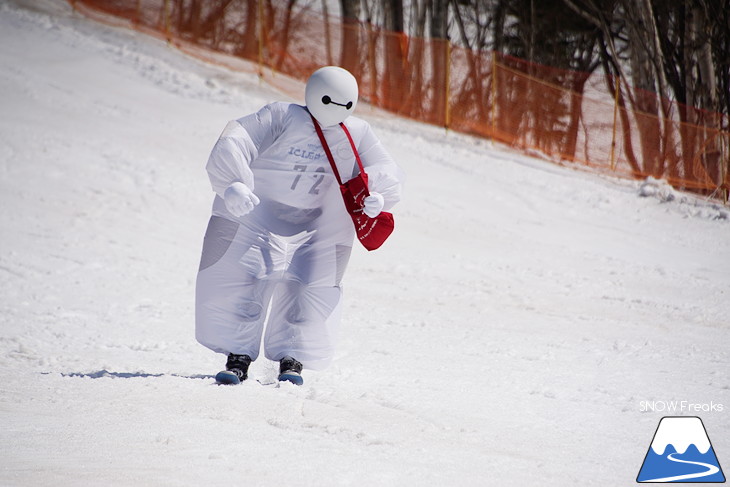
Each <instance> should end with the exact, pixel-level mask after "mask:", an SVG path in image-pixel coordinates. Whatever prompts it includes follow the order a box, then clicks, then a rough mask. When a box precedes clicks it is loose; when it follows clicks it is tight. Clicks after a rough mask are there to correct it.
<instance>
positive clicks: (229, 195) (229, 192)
mask: <svg viewBox="0 0 730 487" xmlns="http://www.w3.org/2000/svg"><path fill="white" fill-rule="evenodd" d="M223 201H224V202H225V204H226V208H228V211H230V212H231V214H232V215H233V216H235V217H236V218H238V217H242V216H243V215H245V214H247V213H249V212H250V211H251V210H253V207H254V206H256V205H258V204H259V203H260V202H261V200H260V199H259V197H258V196H256V195H255V194H253V191H251V190H250V189H248V186H246V185H245V184H243V183H242V182H239V181H236V182H235V183H233V184H231V185H230V186H228V188H226V192H225V193H223Z"/></svg>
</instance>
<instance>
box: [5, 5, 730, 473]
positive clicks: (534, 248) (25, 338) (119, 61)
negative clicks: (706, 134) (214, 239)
mask: <svg viewBox="0 0 730 487" xmlns="http://www.w3.org/2000/svg"><path fill="white" fill-rule="evenodd" d="M279 99H283V96H282V95H281V94H279V93H276V92H275V91H273V90H271V89H270V88H268V87H267V86H266V85H263V84H261V83H259V81H258V80H257V78H256V77H255V76H254V75H253V74H247V73H232V72H229V71H225V70H222V69H219V68H215V67H210V66H207V65H204V64H202V63H200V62H198V61H195V60H191V59H189V58H186V57H185V56H183V55H182V54H180V53H178V52H176V51H174V50H172V49H170V48H169V47H168V46H166V45H165V44H164V43H160V42H158V41H155V40H150V39H148V38H145V37H144V36H142V35H139V34H136V33H133V32H127V31H121V30H116V29H111V28H108V27H104V26H100V25H97V24H94V23H93V22H90V21H88V20H86V19H84V18H82V17H81V16H79V15H78V14H74V13H73V12H72V11H71V9H70V7H68V6H67V4H66V2H63V1H60V0H56V1H52V0H38V1H30V0H0V109H1V113H2V116H0V206H1V208H2V212H0V232H1V238H0V380H2V386H0V422H1V423H2V425H3V427H2V428H1V429H0V444H2V445H3V453H2V457H0V485H6V486H25V485H59V486H77V485H134V486H147V485H149V486H159V485H170V486H175V485H180V486H183V485H184V486H198V485H223V484H224V483H227V484H233V485H262V486H268V485H286V484H291V485H317V486H319V485H337V486H339V485H398V486H401V485H418V486H429V485H433V486H436V485H438V486H442V485H460V486H464V485H474V486H476V485H509V486H512V485H514V486H530V485H541V486H549V485H556V486H566V485H607V486H609V485H610V486H614V485H625V484H628V483H633V479H635V477H636V474H637V470H638V468H639V467H640V465H641V461H642V459H643V457H644V454H645V452H646V449H647V446H648V443H649V442H650V441H651V438H652V434H653V432H654V431H655V429H656V424H657V422H658V420H659V418H660V417H661V412H658V411H654V412H649V413H642V412H641V411H642V409H641V408H640V401H644V400H649V401H672V400H679V401H682V400H684V401H689V402H690V403H692V404H710V403H711V402H713V403H714V404H718V403H719V404H722V405H724V410H722V411H718V410H717V409H715V410H712V411H707V412H704V411H696V410H695V411H685V412H679V411H678V412H677V413H680V414H682V413H686V414H692V415H700V416H702V419H703V421H704V423H705V425H706V427H707V428H708V432H709V433H710V435H711V437H712V438H713V441H714V442H715V443H714V447H715V451H716V452H717V455H718V457H719V459H720V461H721V462H723V461H724V462H725V463H727V460H726V459H725V460H724V458H730V457H724V456H723V455H730V422H728V413H729V412H730V377H729V376H728V371H729V370H730V367H729V365H730V364H729V362H730V352H729V351H728V344H730V324H729V323H728V317H729V316H730V299H729V298H730V296H728V293H729V292H730V291H729V289H730V222H729V221H728V211H727V210H726V209H723V208H721V207H717V206H714V205H711V204H707V203H705V202H702V201H697V200H695V199H692V198H689V197H687V196H685V195H681V194H676V195H675V198H674V199H671V198H659V197H658V196H656V195H661V194H666V191H649V190H648V189H651V188H648V189H647V186H646V185H645V186H644V188H643V189H642V188H640V184H639V183H634V182H625V181H618V180H610V179H606V178H603V177H598V176H595V175H592V174H588V173H585V172H577V171H573V170H570V169H566V168H560V167H556V166H553V165H550V164H548V163H545V162H541V161H538V160H535V159H530V158H527V157H524V156H521V155H517V154H514V153H512V152H510V151H509V150H506V149H504V148H502V147H498V146H493V145H492V144H491V143H490V142H489V141H484V140H477V139H473V138H469V137H465V136H461V135H458V134H454V133H445V132H444V131H443V130H441V129H438V128H434V127H429V126H425V125H421V124H417V123H414V122H409V121H403V120H400V119H397V118H394V117H389V116H385V115H382V114H376V112H370V111H369V110H368V108H367V107H365V106H364V105H361V106H359V107H358V113H359V115H360V116H363V117H365V118H367V119H369V120H370V122H371V123H372V125H373V127H374V129H375V130H376V132H377V133H378V135H379V136H380V137H381V139H382V140H383V142H384V143H385V145H386V146H387V147H388V148H389V149H390V151H391V152H392V154H393V155H394V157H395V158H396V159H397V160H398V161H399V162H400V164H401V165H402V167H403V168H404V169H405V171H406V172H407V173H408V185H407V188H406V189H407V191H406V193H405V199H404V201H403V202H402V203H401V204H400V205H399V206H398V207H397V208H396V219H397V230H396V233H395V234H394V236H393V237H392V239H391V240H389V241H388V243H387V244H386V246H385V247H384V248H383V249H381V250H379V251H377V252H374V253H370V254H368V253H366V252H365V251H363V250H358V251H357V252H355V255H354V257H353V260H352V262H351V265H350V268H349V270H348V274H347V275H346V278H345V286H346V287H345V293H346V307H345V310H344V320H343V329H342V340H341V344H340V348H339V355H338V357H337V359H336V361H335V363H334V365H333V366H332V367H331V368H330V369H328V370H327V371H324V372H319V373H314V372H305V380H306V383H305V386H304V387H301V388H296V387H294V386H289V385H288V384H285V385H283V386H282V387H280V388H271V387H263V386H261V385H259V384H258V383H257V382H256V381H255V380H252V381H249V382H248V383H245V384H243V385H242V386H239V387H233V388H226V387H217V386H215V385H212V380H211V378H210V374H213V373H215V372H217V371H218V370H219V369H220V368H221V367H222V366H223V357H221V356H217V355H215V354H213V353H211V352H209V351H208V350H206V349H204V348H203V347H201V346H199V345H198V344H196V343H195V341H194V337H193V287H194V279H195V273H196V270H197V265H198V257H199V252H200V247H201V243H202V235H203V231H204V229H205V225H206V223H207V218H208V213H209V209H210V203H211V201H212V192H211V190H210V188H209V185H208V181H207V177H206V174H205V171H204V164H205V161H206V158H207V155H208V152H209V151H210V149H211V147H212V145H213V143H214V142H215V140H216V138H217V136H218V134H219V133H220V131H221V130H222V129H223V127H224V126H225V124H226V122H227V121H228V120H229V119H233V118H236V117H239V116H241V115H244V114H247V113H249V112H251V111H254V110H256V109H258V108H259V107H260V106H261V105H263V104H264V103H267V102H270V101H274V100H279ZM651 184H653V183H651ZM640 193H641V194H644V195H649V196H646V197H641V196H639V194H640ZM274 371H275V366H274V364H272V363H269V362H266V361H264V360H260V361H257V362H256V363H255V364H254V366H253V367H252V375H253V377H254V379H255V378H268V377H270V376H272V375H273V374H274Z"/></svg>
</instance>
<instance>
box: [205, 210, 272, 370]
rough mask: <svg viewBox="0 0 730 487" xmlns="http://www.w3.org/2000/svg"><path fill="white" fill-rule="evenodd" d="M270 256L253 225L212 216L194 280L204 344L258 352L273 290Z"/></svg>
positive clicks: (254, 355) (223, 349) (253, 354)
mask: <svg viewBox="0 0 730 487" xmlns="http://www.w3.org/2000/svg"><path fill="white" fill-rule="evenodd" d="M266 255H267V249H266V244H265V242H264V241H263V239H262V238H261V236H260V235H259V234H258V232H257V231H256V229H255V228H252V227H247V226H244V225H242V224H239V223H237V222H233V221H230V220H226V219H225V218H220V217H215V216H214V217H212V218H211V220H210V223H209V224H208V230H207V232H206V234H205V239H204V243H203V254H202V258H201V265H200V271H199V272H198V278H197V283H196V303H195V335H196V338H197V340H198V341H199V342H200V343H201V344H202V345H205V346H206V347H208V348H210V349H211V350H214V351H216V352H220V353H226V354H227V353H235V354H246V355H249V356H250V357H251V358H252V359H253V360H255V359H256V358H257V357H258V354H259V348H260V344H261V335H262V332H263V326H264V320H265V318H266V310H267V308H268V304H269V301H270V299H271V293H272V290H273V287H272V284H271V281H270V280H269V279H267V274H268V272H267V271H268V268H267V265H266V262H267V258H266ZM269 260H270V259H269Z"/></svg>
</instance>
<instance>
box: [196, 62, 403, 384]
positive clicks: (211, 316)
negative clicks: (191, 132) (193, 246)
mask: <svg viewBox="0 0 730 487" xmlns="http://www.w3.org/2000/svg"><path fill="white" fill-rule="evenodd" d="M357 96H358V91H357V82H356V81H355V78H354V77H353V76H352V75H351V74H350V73H349V72H347V71H345V70H344V69H342V68H337V67H332V66H328V67H325V68H321V69H319V70H318V71H316V72H315V73H314V74H313V75H312V76H311V77H310V79H309V81H308V82H307V86H306V96H305V100H306V107H304V106H301V105H296V104H289V103H272V104H270V105H267V106H264V107H263V108H262V109H261V110H259V111H258V112H257V113H255V114H252V115H248V116H246V117H243V118H241V119H238V120H234V121H232V122H230V123H229V124H228V125H227V126H226V128H225V130H224V131H223V133H222V134H221V136H220V138H219V139H218V141H217V143H216V144H215V146H214V148H213V150H212V152H211V154H210V158H209V159H208V164H207V166H206V169H207V171H208V175H209V177H210V181H211V184H212V186H213V190H214V191H215V193H216V197H215V201H214V203H213V214H212V217H211V219H210V223H209V225H208V230H207V232H206V234H205V239H204V244H203V253H202V258H201V263H200V270H199V272H198V279H197V285H196V338H197V339H198V341H199V342H200V343H201V344H203V345H205V346H206V347H208V348H210V349H212V350H214V351H216V352H220V353H226V354H228V353H232V354H246V355H248V356H250V357H251V359H252V360H255V359H256V358H257V357H258V355H259V348H260V345H261V339H262V335H264V329H265V330H266V331H265V336H263V344H264V350H265V354H266V357H267V358H268V359H270V360H275V361H278V360H281V359H282V358H283V357H285V356H291V357H295V358H296V359H297V360H299V361H300V362H301V363H302V364H303V365H304V367H305V368H309V369H315V370H316V369H322V368H324V367H326V366H327V365H328V364H329V362H330V360H331V359H332V356H333V352H334V344H335V334H336V330H337V328H338V324H339V320H340V316H339V315H340V306H341V297H342V289H341V285H340V284H341V281H342V276H343V274H344V272H345V268H346V267H347V263H348V260H349V257H350V251H351V250H352V246H353V242H354V238H355V232H354V228H353V223H352V219H351V218H350V216H349V215H348V213H347V212H346V210H345V206H344V203H343V201H342V196H341V194H340V190H339V186H338V183H337V181H336V180H335V177H334V174H333V173H332V169H331V167H330V164H329V161H328V159H327V156H326V155H325V153H324V150H323V148H322V144H321V142H320V140H319V138H318V136H317V133H316V132H315V128H314V124H313V122H312V118H311V117H310V112H311V114H312V115H313V116H314V117H315V118H316V119H317V121H318V122H319V124H320V125H321V126H322V128H323V132H324V136H325V138H326V140H327V142H328V145H329V146H330V149H331V150H332V154H333V155H334V158H335V160H336V163H337V168H338V170H339V173H340V175H341V176H342V178H343V179H344V180H347V179H349V177H353V176H355V175H357V172H358V167H357V164H356V161H355V157H354V155H353V152H352V148H351V146H350V143H349V141H348V140H347V137H346V135H345V133H344V131H343V130H342V128H341V127H340V126H339V123H340V122H343V121H345V120H346V126H347V128H348V129H349V131H350V133H351V135H352V138H353V140H354V142H355V145H356V147H357V150H358V152H359V153H360V157H361V159H362V162H363V165H364V167H365V172H366V173H367V174H368V177H369V182H370V192H371V196H370V197H369V198H368V200H367V201H366V212H367V213H368V214H370V216H374V215H377V213H379V212H380V211H381V210H388V209H390V208H391V207H392V206H393V205H395V203H396V202H398V200H399V199H400V194H401V177H400V171H399V169H398V167H397V166H396V164H395V162H394V161H393V160H392V158H391V157H390V156H389V155H388V153H387V152H386V151H385V149H384V148H383V147H382V145H381V144H380V142H379V141H378V139H377V138H376V137H375V135H374V134H373V132H372V130H371V129H370V126H369V125H368V124H367V122H365V121H363V120H360V119H358V118H355V117H351V116H350V114H351V113H352V111H353V110H354V108H355V105H356V104H357ZM264 325H265V326H264Z"/></svg>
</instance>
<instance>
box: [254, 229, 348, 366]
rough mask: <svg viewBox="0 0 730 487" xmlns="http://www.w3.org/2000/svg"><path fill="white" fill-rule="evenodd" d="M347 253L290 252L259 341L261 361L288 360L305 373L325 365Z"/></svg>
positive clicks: (311, 246)
mask: <svg viewBox="0 0 730 487" xmlns="http://www.w3.org/2000/svg"><path fill="white" fill-rule="evenodd" d="M351 250H352V248H351V247H346V246H335V245H329V246H327V247H323V248H322V247H321V246H319V245H318V244H317V242H310V243H307V244H305V245H303V246H302V247H301V248H300V249H298V250H297V252H295V254H294V257H293V258H292V262H291V264H290V266H289V269H288V272H287V273H286V275H285V279H284V281H283V282H282V283H281V284H279V285H278V286H277V288H276V290H275V291H274V297H273V300H272V307H271V312H270V316H269V320H268V325H267V330H266V336H265V338H264V347H265V350H266V357H267V358H269V359H270V360H275V361H278V360H280V359H282V358H283V357H284V356H286V355H289V356H291V357H294V358H296V359H297V360H299V361H300V362H302V364H303V365H304V367H305V368H308V369H323V368H325V367H326V366H327V365H328V364H329V362H330V361H331V360H332V357H333V355H334V349H335V344H336V336H337V329H338V328H339V323H340V308H341V302H342V299H341V298H342V289H341V287H340V280H341V278H342V275H343V274H344V270H345V267H346V266H347V262H348V261H349V258H350V251H351Z"/></svg>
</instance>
